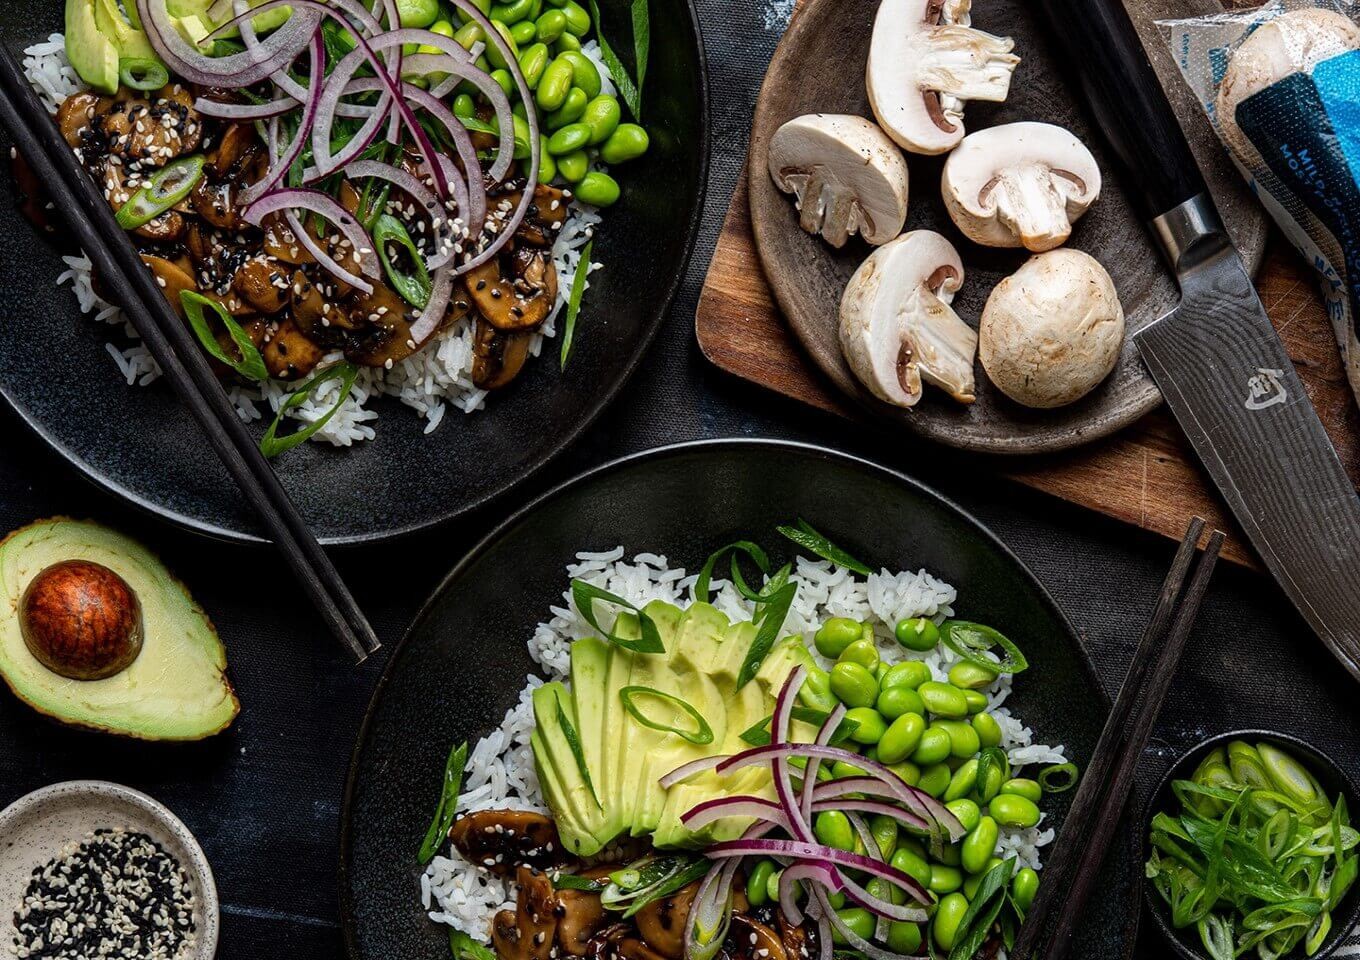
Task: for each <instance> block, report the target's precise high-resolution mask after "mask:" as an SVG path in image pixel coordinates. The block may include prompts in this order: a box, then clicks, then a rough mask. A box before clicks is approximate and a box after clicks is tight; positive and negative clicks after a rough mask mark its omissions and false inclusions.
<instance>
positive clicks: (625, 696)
mask: <svg viewBox="0 0 1360 960" xmlns="http://www.w3.org/2000/svg"><path fill="white" fill-rule="evenodd" d="M642 697H655V698H656V699H658V700H661V701H662V702H664V703H668V704H670V705H671V706H673V707H675V708H676V709H678V710H679V711H681V712H682V713H685V714H687V715H688V716H689V718H690V719H691V720H693V721H694V727H695V729H693V730H685V729H682V728H681V727H677V726H674V725H673V724H669V723H666V722H664V721H662V720H657V719H655V718H653V717H649V716H647V715H646V714H645V713H643V712H642V708H641V707H640V706H638V699H639V698H642ZM619 699H620V700H622V701H623V709H625V710H627V711H628V715H629V716H630V717H632V718H633V719H634V720H636V721H637V722H638V723H640V724H642V725H643V726H644V727H647V728H649V729H651V730H664V731H666V732H667V733H673V734H675V735H676V736H677V737H680V738H681V739H683V740H688V741H689V742H690V743H697V744H700V745H704V744H709V743H712V742H713V728H712V727H710V726H709V725H708V721H707V720H705V719H704V717H703V714H701V713H700V712H699V711H698V710H696V709H694V706H693V704H691V703H690V702H689V701H688V700H683V699H681V698H680V697H677V696H676V695H675V694H673V693H667V692H666V691H664V690H658V689H656V687H644V686H632V687H624V688H623V689H621V690H620V691H619Z"/></svg>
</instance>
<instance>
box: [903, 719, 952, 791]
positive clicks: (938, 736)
mask: <svg viewBox="0 0 1360 960" xmlns="http://www.w3.org/2000/svg"><path fill="white" fill-rule="evenodd" d="M952 746H953V745H952V744H951V743H950V741H949V734H948V733H947V732H946V731H944V730H941V729H940V728H939V727H927V728H926V731H925V732H924V733H922V734H921V739H920V742H919V743H917V745H916V749H915V750H913V751H912V754H911V762H912V763H917V764H920V765H921V766H923V767H924V766H929V765H930V764H935V763H940V762H941V761H942V760H944V758H945V757H947V756H949V751H950V750H951V749H952ZM948 769H949V768H948V767H945V770H946V771H947V770H948ZM946 785H948V781H946Z"/></svg>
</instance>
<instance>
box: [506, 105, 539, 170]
mask: <svg viewBox="0 0 1360 960" xmlns="http://www.w3.org/2000/svg"><path fill="white" fill-rule="evenodd" d="M511 119H512V120H514V122H515V153H514V157H515V159H516V160H527V159H529V144H531V143H533V140H534V137H537V136H538V134H537V133H535V132H534V131H532V130H530V129H529V124H528V123H527V122H526V121H525V119H524V118H523V117H521V116H520V115H519V114H514V115H513V116H512V117H511Z"/></svg>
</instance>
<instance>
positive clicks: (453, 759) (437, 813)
mask: <svg viewBox="0 0 1360 960" xmlns="http://www.w3.org/2000/svg"><path fill="white" fill-rule="evenodd" d="M467 753H468V748H467V743H466V742H464V743H460V744H458V746H456V747H454V748H453V749H452V750H450V751H449V759H448V762H447V763H446V764H445V765H444V779H443V781H442V783H443V785H442V787H441V788H440V790H439V806H437V807H435V810H434V819H433V820H431V821H430V829H429V830H428V831H427V832H426V833H425V840H424V841H423V842H422V843H421V844H420V864H421V866H424V865H425V864H427V863H429V862H430V861H431V860H432V859H434V855H435V854H436V853H438V852H439V850H440V848H441V847H443V846H444V840H445V839H446V838H447V837H448V835H449V828H450V827H452V826H453V818H454V815H455V814H456V813H457V810H458V794H459V791H461V790H462V787H463V768H464V767H466V766H467Z"/></svg>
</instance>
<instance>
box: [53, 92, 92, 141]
mask: <svg viewBox="0 0 1360 960" xmlns="http://www.w3.org/2000/svg"><path fill="white" fill-rule="evenodd" d="M98 107H99V95H98V94H95V93H89V92H86V93H73V94H71V95H70V96H69V97H67V98H66V99H65V100H63V101H62V102H61V106H59V107H58V108H57V126H58V127H59V128H60V129H61V135H62V137H64V138H65V140H66V143H67V145H69V146H71V147H79V146H82V145H83V143H84V139H85V131H87V130H89V129H90V124H92V123H93V122H94V116H95V110H96V109H97V108H98Z"/></svg>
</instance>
